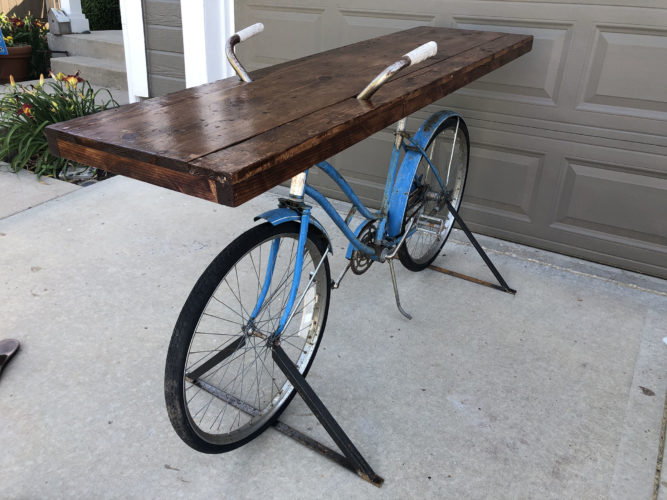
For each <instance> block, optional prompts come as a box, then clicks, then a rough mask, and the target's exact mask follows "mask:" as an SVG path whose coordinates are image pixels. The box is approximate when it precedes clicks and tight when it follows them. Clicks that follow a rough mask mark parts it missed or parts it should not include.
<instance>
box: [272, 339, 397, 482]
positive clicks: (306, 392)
mask: <svg viewBox="0 0 667 500" xmlns="http://www.w3.org/2000/svg"><path fill="white" fill-rule="evenodd" d="M272 355H273V360H274V361H275V363H276V364H277V365H278V368H280V370H281V371H282V372H283V373H284V374H285V376H286V377H287V379H288V380H289V381H290V383H291V384H292V385H293V386H294V387H295V388H296V390H297V391H298V392H299V394H300V395H301V397H302V398H303V401H304V402H305V403H306V404H307V405H308V407H309V408H310V409H311V411H312V412H313V414H314V415H315V416H316V417H317V419H318V420H319V421H320V423H321V424H322V426H323V427H324V429H325V430H326V431H327V433H328V434H329V435H330V436H331V439H333V441H334V442H335V443H336V445H337V446H338V447H339V448H340V450H341V451H342V452H343V454H344V455H345V457H346V458H347V460H348V462H349V465H351V466H352V468H353V470H355V471H356V473H357V474H359V476H360V477H361V478H363V479H365V480H366V481H368V482H370V483H371V484H374V485H375V486H378V487H380V486H382V483H383V482H384V479H382V477H380V476H378V475H377V474H376V473H375V472H374V471H373V469H372V468H371V466H370V465H368V462H366V460H364V457H363V456H362V455H361V453H359V450H357V448H356V447H355V446H354V444H352V441H350V438H348V437H347V434H345V432H344V431H343V429H342V428H341V427H340V425H338V422H336V420H335V419H334V418H333V416H332V415H331V413H329V410H327V408H326V406H324V403H322V401H321V400H320V398H319V397H318V396H317V394H315V391H313V389H312V387H310V385H309V384H308V382H306V379H305V378H304V376H303V375H301V373H299V370H298V369H297V367H296V366H295V365H294V363H293V362H292V360H291V359H290V358H289V357H288V356H287V354H286V353H285V351H283V348H282V347H280V346H279V345H275V344H274V346H273V350H272Z"/></svg>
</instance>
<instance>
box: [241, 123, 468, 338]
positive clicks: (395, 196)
mask: <svg viewBox="0 0 667 500" xmlns="http://www.w3.org/2000/svg"><path fill="white" fill-rule="evenodd" d="M451 117H457V119H460V116H459V115H458V114H457V113H454V112H452V111H441V112H437V113H434V114H433V115H431V116H430V117H429V118H428V119H427V120H426V121H424V123H423V124H422V126H421V127H420V128H419V130H418V131H417V132H416V133H415V134H414V136H409V135H408V134H406V133H405V132H404V129H405V119H403V120H401V121H400V122H399V123H398V126H397V130H396V135H397V137H396V141H395V142H394V145H393V148H392V154H391V159H390V162H389V169H388V174H387V180H386V183H385V188H384V194H383V198H382V203H381V205H380V209H379V210H377V211H375V212H373V211H371V210H369V209H368V208H367V207H366V206H365V205H364V204H363V203H362V202H361V200H360V199H359V197H358V196H357V194H356V193H355V192H354V190H353V189H352V187H351V186H350V185H349V183H348V182H347V181H346V180H345V179H344V178H343V176H342V175H340V173H339V172H338V171H337V170H336V169H335V168H334V167H333V166H332V165H331V164H330V163H329V162H326V161H323V162H320V163H318V164H317V165H316V166H317V167H318V168H319V169H321V170H322V171H323V172H324V173H326V174H327V175H328V176H329V177H330V178H331V179H332V180H333V181H334V182H335V183H336V185H338V187H339V188H340V189H341V190H342V191H343V194H344V195H345V197H346V198H347V199H348V200H349V201H350V202H351V203H352V205H353V207H354V208H355V209H356V210H357V211H358V212H359V214H360V215H361V216H362V217H363V218H364V220H363V221H362V222H361V224H359V226H357V228H356V230H354V231H352V229H351V228H350V225H349V224H350V222H351V216H348V217H347V220H345V219H343V218H342V217H341V216H340V215H339V214H338V212H337V211H336V209H335V208H334V207H333V205H332V204H331V202H329V200H328V199H327V198H326V197H325V196H324V195H323V194H322V193H320V192H319V191H318V190H317V189H315V188H314V187H312V186H310V185H308V183H307V177H308V170H306V171H305V172H303V173H301V174H299V175H298V176H295V177H294V178H293V179H292V188H291V189H290V201H291V203H290V205H291V206H290V207H286V206H282V207H281V208H279V209H277V210H271V211H269V212H265V213H263V214H261V215H259V216H258V217H256V219H259V218H263V219H266V220H268V221H269V222H271V223H272V224H274V225H277V224H281V223H284V222H288V221H297V220H298V221H299V222H300V224H301V226H300V231H299V242H298V246H297V255H296V259H295V261H296V262H295V271H294V276H293V278H292V286H291V288H290V294H289V297H288V301H287V304H286V305H285V310H284V311H283V314H282V317H281V319H280V324H279V326H278V329H277V330H276V332H275V333H274V334H273V336H272V337H271V338H270V339H269V341H270V342H275V341H276V340H277V339H278V338H279V336H280V334H281V333H282V331H283V330H284V329H285V328H286V327H287V325H288V324H289V321H290V320H291V317H292V315H293V310H294V309H295V307H294V306H295V302H296V293H297V291H298V284H299V283H300V281H301V267H302V263H303V257H304V249H305V244H306V239H307V235H308V227H309V225H310V224H312V225H314V226H316V227H318V228H319V229H320V230H322V232H324V231H323V229H322V225H321V224H320V223H319V222H318V221H317V220H316V219H315V218H314V217H312V216H311V209H310V207H309V206H308V205H306V204H305V203H304V202H303V197H304V194H306V195H308V196H310V197H311V198H312V199H313V200H315V201H316V202H317V203H318V204H319V205H320V206H321V207H322V209H324V211H325V212H326V214H327V215H328V216H329V217H330V218H331V220H332V221H333V222H334V224H336V226H337V227H338V228H339V229H340V230H341V232H342V233H343V234H344V235H345V237H346V238H347V239H348V240H349V242H350V246H349V247H348V250H347V255H346V257H347V258H350V256H351V253H352V251H353V249H355V250H358V251H360V252H362V253H364V254H366V255H367V256H368V257H369V258H371V259H372V260H374V261H384V260H385V259H386V258H387V257H388V256H389V255H390V252H389V250H391V249H393V248H395V247H396V248H397V246H398V244H400V243H402V241H403V238H404V236H405V235H404V233H403V231H404V228H403V218H404V215H405V210H406V206H407V200H408V196H409V194H410V191H411V189H412V182H413V178H414V175H415V172H416V171H417V167H418V165H419V162H420V160H421V159H422V158H424V159H426V161H427V162H428V164H429V165H430V166H431V169H432V170H433V171H434V173H435V176H436V179H437V181H438V183H439V184H440V186H441V188H442V189H443V190H444V184H443V183H442V180H441V179H440V178H439V177H438V175H437V171H436V169H435V168H433V165H432V163H431V160H430V158H429V157H428V154H427V152H426V151H425V147H426V145H427V144H428V143H429V141H430V139H431V137H433V136H434V135H435V134H436V133H437V132H438V130H439V127H440V126H441V125H442V124H443V123H444V122H445V121H446V120H447V119H449V118H451ZM457 130H458V128H457ZM402 150H403V151H405V155H404V157H403V161H400V157H401V151H402ZM399 164H400V168H399ZM372 222H377V231H376V239H375V244H376V248H379V249H382V250H383V251H382V252H380V253H378V251H376V248H373V247H370V246H368V245H367V244H365V243H363V242H362V241H361V240H360V239H359V235H360V233H361V231H362V230H363V229H364V227H366V225H367V224H369V223H372ZM324 234H325V235H326V233H324ZM278 247H279V243H276V242H274V243H273V244H272V247H271V256H272V258H270V259H269V262H268V264H267V266H268V268H267V273H266V276H265V281H264V285H263V287H262V292H261V293H260V297H259V298H258V300H257V304H256V305H255V308H254V310H253V313H252V314H251V317H250V322H252V320H253V319H254V318H255V317H256V316H257V315H258V314H259V312H260V311H261V309H262V306H263V303H264V299H265V297H266V293H267V291H268V290H269V288H270V285H271V278H272V274H273V272H272V271H273V269H272V268H273V265H274V263H275V254H276V253H277V251H278ZM330 249H331V247H329V251H331V250H330ZM327 255H328V251H327V252H325V254H324V256H323V257H322V260H321V261H320V262H319V263H318V265H317V269H316V270H315V272H314V273H313V275H312V276H311V280H310V283H312V280H313V279H314V276H315V274H316V273H317V270H318V269H319V267H320V266H321V265H322V262H323V261H324V259H325V258H327ZM392 255H393V254H392ZM310 283H309V284H308V286H307V287H306V290H307V289H308V287H309V286H310ZM304 294H305V291H304ZM302 299H303V296H302V297H301V298H300V299H299V301H298V302H299V303H300V301H301V300H302ZM297 307H298V303H297Z"/></svg>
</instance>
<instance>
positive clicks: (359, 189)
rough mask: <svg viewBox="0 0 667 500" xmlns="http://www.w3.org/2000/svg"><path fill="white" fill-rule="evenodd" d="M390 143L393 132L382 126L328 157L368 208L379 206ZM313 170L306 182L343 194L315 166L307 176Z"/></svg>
mask: <svg viewBox="0 0 667 500" xmlns="http://www.w3.org/2000/svg"><path fill="white" fill-rule="evenodd" d="M393 143H394V134H393V132H392V131H391V130H383V131H382V132H378V133H377V134H373V135H372V136H371V137H369V138H368V139H366V140H364V141H362V142H359V143H357V144H355V145H354V146H352V147H350V148H348V149H346V150H345V151H343V152H341V153H339V154H337V155H336V156H334V157H333V158H331V159H330V160H329V162H330V163H331V164H332V165H333V166H334V167H335V168H336V170H338V172H340V173H341V175H343V177H345V180H347V181H348V182H349V183H350V184H352V186H353V187H354V191H355V192H356V193H357V195H358V196H359V198H360V199H361V201H363V202H364V204H365V205H367V206H369V207H371V208H378V207H379V206H380V202H381V201H382V195H383V193H384V185H385V180H386V178H387V169H388V168H389V160H390V157H391V148H392V146H393ZM313 173H315V177H309V182H311V183H313V184H314V185H316V186H317V188H318V189H321V191H322V192H323V193H324V194H332V193H336V194H337V196H336V197H337V198H343V197H342V196H340V194H341V191H340V189H338V187H337V186H336V184H335V183H334V182H333V181H331V180H330V178H329V177H328V176H327V175H326V174H323V173H322V172H320V171H319V169H317V168H314V169H311V173H310V174H309V176H310V175H313Z"/></svg>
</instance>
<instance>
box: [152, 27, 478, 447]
mask: <svg viewBox="0 0 667 500" xmlns="http://www.w3.org/2000/svg"><path fill="white" fill-rule="evenodd" d="M246 30H250V31H246ZM246 30H243V31H241V32H239V33H238V34H236V35H234V36H233V37H232V38H231V39H230V41H229V43H228V56H229V57H230V60H231V62H232V63H233V66H234V67H235V68H236V69H237V73H238V74H239V76H240V77H241V78H242V79H244V80H245V81H250V79H249V77H248V75H247V73H246V72H245V70H243V67H242V66H241V65H240V63H239V62H238V60H236V58H235V56H234V51H233V46H234V45H235V44H236V43H238V42H240V41H243V40H244V39H247V38H248V37H249V36H252V35H253V34H255V33H256V32H258V31H260V29H259V28H258V27H251V28H247V29H246ZM436 50H437V47H435V44H434V43H433V42H430V43H429V44H425V45H424V46H422V47H419V48H418V49H415V50H414V51H412V52H409V53H408V54H406V55H405V56H404V57H403V58H402V59H401V60H399V61H397V62H396V63H394V64H392V65H391V66H389V67H388V68H387V69H386V70H385V71H383V72H382V73H381V74H380V75H378V77H376V78H375V79H374V80H373V82H371V84H369V86H368V87H367V88H366V89H364V90H363V91H362V93H361V94H360V95H359V96H358V98H360V99H365V98H368V97H369V96H370V95H371V94H372V93H373V92H375V91H377V90H378V89H379V88H380V87H381V86H382V84H383V83H384V82H385V81H386V80H387V79H389V78H390V77H391V76H392V75H393V74H395V73H396V72H397V71H400V70H401V69H402V68H404V67H406V66H409V65H411V64H416V63H417V62H420V61H423V60H424V59H426V58H427V57H430V56H432V55H434V54H435V51H436ZM468 158H469V136H468V130H467V128H466V125H465V123H464V121H463V119H462V118H461V117H460V116H459V115H458V114H456V113H454V112H451V111H442V112H438V113H435V114H433V115H432V116H430V117H429V118H428V119H427V120H426V121H425V122H424V123H423V124H422V125H421V127H420V128H419V130H418V131H417V132H416V133H414V134H410V133H408V132H407V131H406V120H405V119H403V120H401V121H399V122H398V124H397V127H396V140H395V142H394V145H393V150H392V154H391V160H390V164H389V169H388V176H387V181H386V185H385V189H384V196H383V199H382V203H381V206H380V208H379V209H378V210H376V211H372V210H369V209H368V208H366V207H365V206H364V205H363V204H362V203H361V201H360V200H359V198H358V197H357V195H356V194H355V193H354V191H353V190H352V188H351V187H350V185H349V184H348V183H347V182H346V181H345V179H343V177H342V176H341V175H340V174H339V173H338V172H337V171H336V169H335V168H334V167H333V166H331V165H330V164H329V163H328V162H322V163H319V164H318V165H316V168H319V169H321V170H322V171H324V172H325V173H326V174H327V175H329V176H330V177H331V178H332V179H333V181H334V182H335V183H336V184H337V185H338V186H339V187H340V188H341V190H342V191H343V193H344V194H345V196H346V197H347V198H348V199H349V200H350V202H351V203H352V208H351V210H350V212H349V214H348V215H347V217H346V218H345V219H343V218H342V217H341V216H340V215H339V214H338V213H337V212H336V210H335V209H334V208H333V206H332V205H331V203H330V202H329V201H328V200H327V199H326V198H325V197H324V196H323V195H322V194H321V193H320V192H319V191H317V189H315V188H314V187H312V186H310V185H308V182H307V177H308V171H305V172H303V173H301V174H299V175H297V176H295V177H294V178H293V179H292V185H291V188H290V195H289V197H288V198H284V199H280V201H279V206H278V208H276V209H274V210H270V211H268V212H266V213H263V214H261V215H259V216H257V217H256V219H255V220H260V219H261V220H264V221H265V222H263V223H262V224H259V225H257V226H255V227H253V228H252V229H250V230H249V231H247V232H245V233H243V234H242V235H241V236H239V237H238V238H236V239H235V240H234V241H233V242H232V243H231V244H230V245H229V246H227V248H225V249H224V250H223V251H222V252H221V253H220V254H219V255H218V256H217V257H216V258H215V259H214V260H213V262H211V264H210V265H209V266H208V268H207V269H206V270H205V271H204V273H203V274H202V276H201V277H200V278H199V280H198V281H197V283H196V285H195V287H194V289H193V290H192V292H191V293H190V295H189V297H188V299H187V301H186V303H185V305H184V306H183V309H182V311H181V313H180V316H179V318H178V321H177V323H176V327H175V329H174V333H173V336H172V339H171V343H170V346H169V351H168V355H167V363H166V370H165V395H166V401H167V409H168V413H169V417H170V420H171V422H172V425H173V426H174V429H175V430H176V432H177V433H178V435H179V436H180V437H181V438H182V439H183V440H184V441H185V442H186V443H187V444H188V445H190V446H191V447H192V448H194V449H196V450H199V451H202V452H206V453H221V452H226V451H230V450H233V449H235V448H237V447H239V446H241V445H243V444H245V443H247V442H248V441H250V440H251V439H253V438H254V437H256V436H258V435H259V434H260V433H261V432H263V431H264V430H265V429H266V428H267V427H268V426H269V425H270V424H272V423H273V422H274V421H275V420H276V419H277V418H278V417H279V415H280V414H281V413H282V411H284V409H285V408H286V407H287V405H288V404H289V402H290V400H291V399H292V397H293V396H294V394H295V392H296V390H295V387H294V385H293V384H292V383H291V382H290V381H289V380H288V378H287V377H286V376H285V374H284V373H283V371H281V369H279V368H277V367H276V363H275V359H274V356H272V355H271V351H272V349H274V348H275V346H278V345H279V346H280V347H281V348H282V350H283V351H284V352H285V353H286V354H287V356H288V357H289V358H290V360H291V361H292V362H293V364H294V366H295V367H296V369H297V370H298V371H299V373H300V374H301V375H303V376H305V375H306V374H307V372H308V370H309V368H310V366H311V365H312V363H313V359H314V358H315V354H316V353H317V349H318V347H319V345H320V343H321V341H322V334H323V333H324V328H325V326H326V321H327V313H328V309H329V301H330V292H331V290H332V289H336V288H338V286H339V285H340V283H341V280H342V279H343V277H344V276H345V274H346V272H347V271H348V270H352V272H353V273H354V274H357V275H360V274H363V273H364V272H366V271H367V270H368V269H369V268H370V266H371V265H372V264H373V263H374V262H387V263H388V264H389V268H390V271H391V277H392V283H393V286H394V292H395V297H396V303H397V306H398V308H399V310H400V311H401V313H402V314H404V315H405V316H407V317H408V318H409V317H410V316H409V315H408V314H407V313H406V312H405V311H403V309H402V308H401V305H400V300H399V296H398V289H397V287H396V278H395V273H394V268H393V262H394V260H395V259H399V260H400V262H401V263H402V264H403V265H404V266H405V267H406V268H408V269H410V270H411V271H421V270H423V269H425V268H426V267H428V266H429V264H431V262H433V260H434V259H435V258H436V257H437V255H438V253H439V252H440V250H441V248H442V246H443V245H444V244H445V241H446V240H447V237H448V236H449V233H450V232H451V229H452V226H453V223H454V216H453V215H452V213H451V210H450V208H449V207H450V206H451V207H454V208H455V209H458V208H459V206H460V204H461V199H462V196H463V190H464V187H465V182H466V175H467V171H468ZM305 196H308V197H310V198H311V199H312V200H314V201H315V202H316V203H318V204H319V205H320V206H321V207H322V208H323V209H324V211H325V212H326V213H327V214H328V215H329V217H331V219H332V220H333V221H334V223H335V224H336V225H337V226H338V228H340V230H341V231H342V232H343V234H344V235H345V236H346V237H347V239H348V240H349V241H350V244H349V247H348V249H347V253H346V258H347V260H348V263H347V266H346V267H345V269H344V270H343V271H342V272H341V273H340V275H339V277H338V278H337V279H336V280H335V281H332V279H331V271H330V269H329V261H328V255H329V253H330V252H332V248H331V244H330V242H329V237H328V235H327V233H326V231H325V229H324V228H323V226H322V224H320V222H319V221H318V220H317V219H315V218H314V217H313V215H312V213H311V206H310V205H308V204H307V203H306V198H305ZM357 212H358V213H359V214H360V215H361V217H362V218H363V221H362V222H361V224H359V225H357V226H356V227H355V228H352V227H350V224H351V223H352V221H353V217H354V215H355V213H357Z"/></svg>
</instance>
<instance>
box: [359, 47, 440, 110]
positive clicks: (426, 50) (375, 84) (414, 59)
mask: <svg viewBox="0 0 667 500" xmlns="http://www.w3.org/2000/svg"><path fill="white" fill-rule="evenodd" d="M437 53H438V44H437V43H435V42H427V43H425V44H424V45H420V46H419V47H417V48H416V49H414V50H411V51H410V52H408V53H407V54H405V55H404V56H403V57H402V58H401V59H399V60H398V61H396V62H395V63H393V64H391V65H389V66H387V67H386V68H385V69H384V70H383V71H382V72H381V73H380V74H379V75H378V76H376V77H375V78H374V79H373V81H372V82H371V83H369V84H368V85H367V86H366V88H365V89H364V90H362V91H361V92H360V93H359V95H358V96H357V99H360V100H366V99H370V97H371V96H372V95H373V94H374V93H375V92H377V91H378V89H379V88H380V87H382V85H384V84H385V83H386V82H387V80H389V79H390V78H391V77H392V76H394V75H395V74H396V73H398V72H399V71H400V70H402V69H403V68H407V67H408V66H412V65H414V64H419V63H420V62H423V61H425V60H426V59H428V58H429V57H433V56H434V55H436V54H437Z"/></svg>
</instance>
